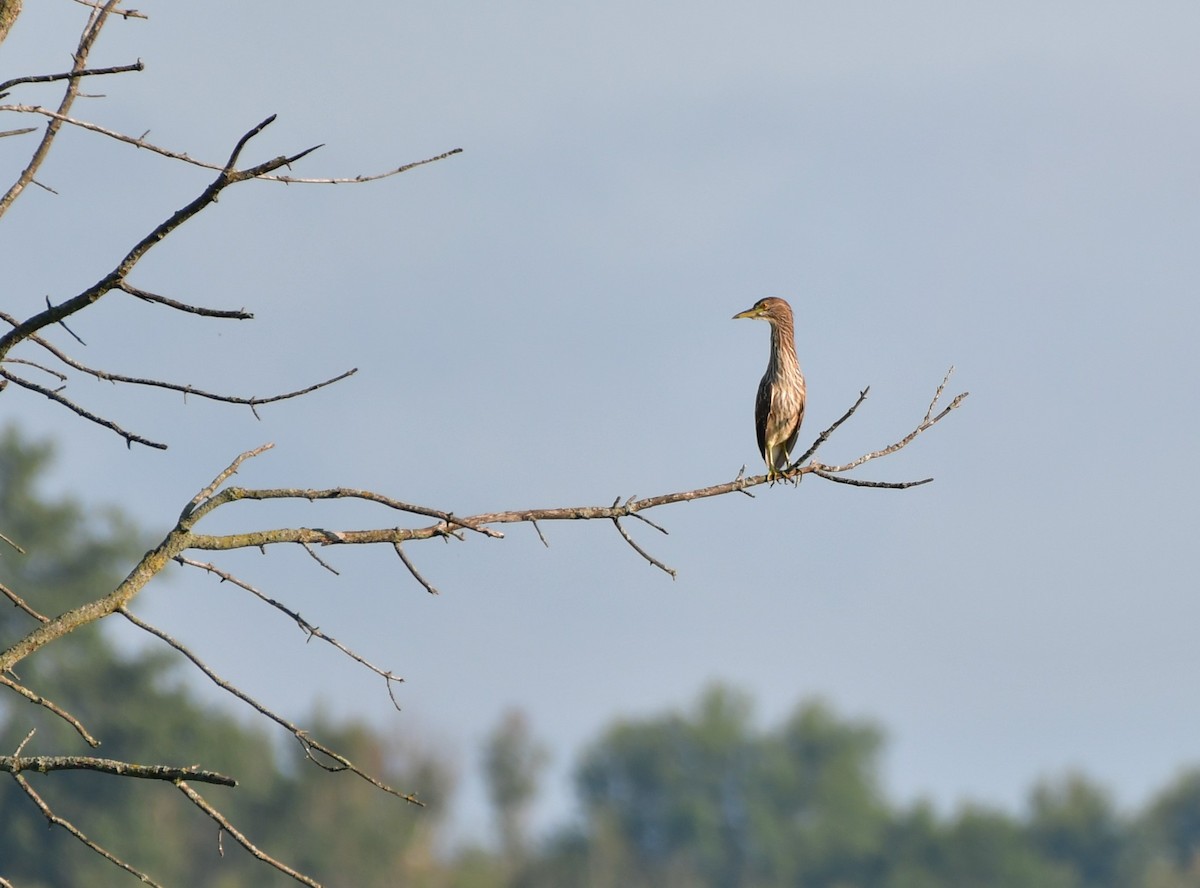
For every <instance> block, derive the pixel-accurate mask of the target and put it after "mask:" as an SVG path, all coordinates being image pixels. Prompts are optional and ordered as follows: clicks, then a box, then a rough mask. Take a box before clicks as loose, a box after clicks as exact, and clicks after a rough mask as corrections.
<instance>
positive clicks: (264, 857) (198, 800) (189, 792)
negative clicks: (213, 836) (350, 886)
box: [175, 780, 321, 888]
mask: <svg viewBox="0 0 1200 888" xmlns="http://www.w3.org/2000/svg"><path fill="white" fill-rule="evenodd" d="M175 785H176V786H178V787H179V791H180V792H182V793H183V794H184V795H185V796H187V797H188V798H189V799H190V800H191V802H192V804H194V805H195V806H196V807H197V808H199V809H200V810H201V811H203V812H204V813H205V814H207V815H208V816H209V817H211V818H212V820H213V821H214V822H215V823H216V824H217V826H219V827H220V828H221V829H222V830H223V831H225V832H227V833H229V835H231V836H233V838H234V840H235V841H236V842H237V843H238V844H239V845H241V846H242V847H243V848H245V849H246V850H247V851H249V852H250V853H251V854H253V855H254V856H255V857H257V858H258V859H259V860H261V861H262V862H263V863H266V864H268V865H270V866H273V867H275V869H277V870H279V871H280V872H281V873H283V874H284V875H286V876H291V877H292V878H293V879H295V880H296V881H297V882H299V883H300V884H301V885H311V886H313V888H321V883H320V882H315V881H313V880H312V879H310V878H309V877H308V876H306V875H304V874H303V873H300V872H297V871H296V870H294V869H292V868H291V867H290V866H287V865H286V864H284V863H281V862H280V861H278V860H276V859H275V858H274V857H272V856H271V855H270V854H267V853H266V852H265V851H261V850H259V849H258V847H257V846H256V845H255V844H254V843H253V842H251V841H250V840H249V839H247V838H246V836H245V835H243V834H242V833H241V832H240V831H239V830H238V829H237V828H236V827H234V825H233V824H232V823H230V822H229V821H228V820H227V819H226V818H225V815H223V814H222V813H221V812H220V811H218V810H217V809H216V808H214V807H213V806H212V805H210V804H209V803H208V802H206V801H205V800H204V797H203V796H201V795H200V793H198V792H196V790H194V789H192V788H191V787H190V786H188V785H187V784H186V783H185V782H184V781H182V780H180V781H178V782H177V783H176V784H175Z"/></svg>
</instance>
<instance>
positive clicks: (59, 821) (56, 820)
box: [13, 774, 163, 888]
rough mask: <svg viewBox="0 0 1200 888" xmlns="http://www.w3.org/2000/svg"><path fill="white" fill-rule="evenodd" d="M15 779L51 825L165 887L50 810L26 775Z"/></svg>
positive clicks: (159, 887)
mask: <svg viewBox="0 0 1200 888" xmlns="http://www.w3.org/2000/svg"><path fill="white" fill-rule="evenodd" d="M13 780H15V781H17V785H18V786H19V787H21V790H22V791H23V792H24V793H25V795H27V796H29V798H30V799H31V800H32V801H33V803H34V804H35V805H37V807H38V810H39V811H41V812H42V816H43V817H45V818H46V821H47V822H48V823H49V824H50V825H51V826H61V827H62V828H63V829H65V830H66V831H67V832H69V833H70V834H71V835H72V836H74V837H75V838H76V839H78V840H79V841H80V842H82V843H83V844H84V845H86V846H87V847H88V848H90V849H91V850H92V851H95V852H96V853H97V854H99V855H100V856H101V857H103V858H104V859H105V860H107V861H108V862H109V863H112V864H113V865H115V866H119V867H120V868H121V869H123V870H125V872H127V873H129V874H130V875H133V876H136V877H137V878H139V879H141V880H142V882H144V883H145V884H147V885H152V886H155V888H163V886H162V885H160V884H159V883H158V882H156V881H154V880H153V879H152V878H150V877H149V876H148V875H146V874H145V873H144V872H142V871H141V870H138V869H134V868H133V867H132V866H130V865H129V864H128V863H126V862H125V861H123V860H121V858H119V857H117V856H116V855H115V854H113V853H112V852H111V851H109V850H108V849H107V848H104V847H103V846H101V845H98V844H96V843H95V842H93V841H92V840H91V839H89V838H88V837H87V836H86V835H84V834H83V832H82V831H81V830H80V829H79V828H78V827H76V826H75V824H73V823H71V821H69V820H67V819H66V818H64V817H59V816H58V815H57V814H55V813H54V812H53V811H52V810H50V806H49V805H47V804H46V802H45V801H43V799H42V797H41V796H40V795H38V794H37V793H36V792H35V791H34V789H33V787H32V786H30V785H29V781H28V780H26V779H25V777H24V775H22V774H13Z"/></svg>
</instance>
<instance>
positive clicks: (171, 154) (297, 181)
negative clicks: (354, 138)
mask: <svg viewBox="0 0 1200 888" xmlns="http://www.w3.org/2000/svg"><path fill="white" fill-rule="evenodd" d="M0 111H11V112H14V113H17V114H37V115H40V116H42V117H47V118H49V119H51V120H53V121H57V122H58V123H59V124H63V123H66V124H70V125H71V126H75V127H78V128H79V129H84V130H88V131H89V132H93V133H96V134H98V135H101V136H105V137H107V138H109V139H114V140H116V141H118V142H123V143H125V144H126V145H132V146H134V147H135V148H142V149H144V150H146V151H150V152H151V153H153V154H158V155H161V156H162V157H167V158H170V159H171V160H178V161H180V162H182V163H186V164H191V165H192V166H196V167H200V168H201V169H206V170H222V169H226V168H227V167H226V166H224V165H223V164H218V163H210V162H208V161H203V160H197V159H196V158H194V157H192V156H191V155H189V154H188V153H187V152H184V151H174V150H172V149H170V148H164V147H162V146H161V145H156V144H154V143H153V142H149V141H147V140H146V138H145V136H137V137H135V136H130V135H128V134H126V133H122V132H119V131H118V130H113V129H109V128H108V127H104V126H100V125H99V124H96V123H92V122H91V121H89V120H81V119H79V118H77V117H70V116H68V115H67V114H64V113H62V112H61V111H52V110H51V109H49V108H45V107H43V106H41V105H20V104H17V105H0ZM462 150H463V149H461V148H452V149H450V150H449V151H443V152H442V153H441V154H435V155H433V156H432V157H426V158H422V159H421V160H414V161H409V162H408V163H403V164H401V165H400V166H398V167H395V168H394V169H390V170H387V171H385V172H382V173H366V174H362V175H358V176H338V177H329V178H308V177H303V178H302V177H299V176H281V175H272V174H269V173H264V174H262V175H258V176H255V178H256V179H259V180H261V181H264V182H280V183H282V184H285V185H357V184H361V183H364V182H376V181H378V180H380V179H387V178H390V177H392V176H398V175H400V174H401V173H407V172H408V171H409V170H412V169H416V168H417V167H421V166H425V165H426V164H430V163H437V162H438V161H439V160H446V159H447V158H449V157H453V156H454V155H456V154H461V153H462Z"/></svg>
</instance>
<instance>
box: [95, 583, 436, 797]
mask: <svg viewBox="0 0 1200 888" xmlns="http://www.w3.org/2000/svg"><path fill="white" fill-rule="evenodd" d="M118 613H120V614H121V616H123V617H124V618H125V619H127V620H129V622H131V623H133V625H135V626H137V627H138V628H139V629H141V630H142V631H144V632H148V633H150V634H151V635H153V636H155V637H157V638H159V639H161V640H162V641H164V642H166V643H167V644H168V645H170V646H171V647H173V648H174V649H175V650H177V651H179V653H181V654H183V656H185V657H187V659H189V660H191V661H192V664H193V665H194V666H195V667H196V668H197V669H199V670H200V671H201V672H203V673H204V675H205V676H206V677H207V678H208V679H209V681H211V682H212V683H213V684H215V685H216V686H217V687H219V688H221V690H223V691H225V692H226V693H229V694H231V695H233V696H234V697H237V698H238V699H239V700H241V701H242V702H243V703H245V704H246V705H247V706H249V707H251V708H252V709H254V710H255V711H256V712H258V713H259V714H260V715H262V716H264V717H266V718H268V719H270V720H271V721H273V722H275V724H277V725H279V726H280V727H282V728H284V729H285V730H287V731H288V732H290V733H291V734H292V735H293V736H294V737H296V739H297V740H298V741H300V743H301V744H303V745H305V746H306V747H311V748H313V749H315V750H317V751H318V752H320V753H322V754H323V755H327V756H329V758H330V759H332V760H333V761H336V762H338V763H339V765H340V766H341V767H342V768H343V769H344V770H347V771H350V772H351V773H353V774H356V775H358V776H359V777H361V778H362V779H363V780H365V781H367V782H368V783H370V784H371V785H372V786H374V787H375V788H376V789H380V790H382V791H384V792H386V793H388V794H389V795H394V796H396V797H397V798H400V799H404V801H406V802H411V803H412V804H414V805H424V802H421V801H418V799H417V798H416V796H414V795H412V794H411V793H404V792H401V791H400V790H398V789H393V788H392V787H390V786H388V785H387V784H386V783H384V782H383V781H381V780H379V779H378V778H376V777H372V776H371V775H370V774H368V773H367V772H366V771H363V770H362V769H361V768H359V767H358V766H357V765H356V764H354V763H353V762H352V761H350V759H348V758H346V757H345V756H344V755H342V754H341V753H339V752H335V751H334V750H332V749H330V748H329V747H328V746H325V745H324V744H322V743H320V742H318V741H316V740H314V739H312V738H311V737H310V736H309V735H308V732H307V731H304V730H301V729H300V728H298V727H296V726H295V725H294V724H292V723H291V722H289V721H288V720H287V719H285V718H284V717H283V716H281V715H279V714H278V713H276V712H274V711H273V710H271V709H268V708H267V707H266V706H264V705H263V704H262V703H259V702H258V701H257V700H255V699H254V698H253V697H251V696H250V695H249V694H247V693H246V692H245V691H243V690H242V689H241V688H239V687H237V686H236V685H233V684H231V683H229V682H228V681H226V680H225V679H223V678H221V676H219V675H217V673H216V672H214V671H213V670H212V668H211V667H209V666H208V664H207V663H205V662H204V661H203V660H201V659H200V658H199V657H198V656H197V655H196V654H195V653H193V652H192V651H191V650H190V649H188V648H187V646H185V645H184V644H182V643H181V642H179V641H177V640H176V639H175V638H172V637H171V636H170V635H169V634H168V633H166V632H164V631H163V630H162V629H159V628H157V627H156V626H151V625H150V624H149V623H147V622H145V621H144V620H140V619H138V618H137V617H135V616H134V615H133V614H132V613H130V612H129V610H128V609H127V608H125V607H124V606H122V607H120V608H118Z"/></svg>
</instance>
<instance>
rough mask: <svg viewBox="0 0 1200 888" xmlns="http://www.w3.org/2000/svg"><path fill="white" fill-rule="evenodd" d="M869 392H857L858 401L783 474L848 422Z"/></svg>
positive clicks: (820, 435)
mask: <svg viewBox="0 0 1200 888" xmlns="http://www.w3.org/2000/svg"><path fill="white" fill-rule="evenodd" d="M870 391H871V387H870V386H867V387H866V388H865V389H863V390H862V391H861V392H859V393H858V400H857V401H855V402H854V403H853V404H851V405H850V409H849V410H847V411H846V412H845V413H843V414H842V415H841V418H839V419H838V421H837V422H835V423H834V424H833V425H831V426H830V427H829V428H827V429H826V430H825V431H823V432H821V434H819V435H817V440H815V441H813V442H812V446H811V447H809V448H808V450H806V451H804V453H802V454H801V455H800V458H799V459H796V460H793V461H792V464H791V465H790V466H788V468H787V469H786V470H785V471H784V474H786V473H787V472H788V471H790V470H792V469H794V468H795V467H796V466H798V465H800V464H801V463H803V462H805V461H807V460H808V458H809V457H810V456H812V455H813V454H814V453H816V452H817V448H818V447H820V446H821V445H822V444H824V443H825V442H826V441H828V440H829V436H830V435H832V434H833V433H834V432H836V431H837V429H838V426H840V425H841V424H842V423H844V422H845V421H846V420H848V419H849V418H850V417H851V416H853V415H854V411H855V410H857V409H858V408H859V405H860V404H862V402H863V401H865V400H866V399H867V395H868V394H869V393H870ZM742 468H743V471H744V470H745V466H743V467H742Z"/></svg>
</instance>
